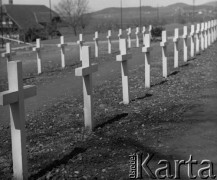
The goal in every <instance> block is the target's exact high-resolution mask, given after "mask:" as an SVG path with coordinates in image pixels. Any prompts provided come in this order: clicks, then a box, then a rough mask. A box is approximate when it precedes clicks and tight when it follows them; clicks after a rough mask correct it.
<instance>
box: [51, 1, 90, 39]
mask: <svg viewBox="0 0 217 180" xmlns="http://www.w3.org/2000/svg"><path fill="white" fill-rule="evenodd" d="M55 8H56V11H57V12H58V13H59V15H60V16H61V17H62V19H63V20H64V21H65V22H66V23H67V24H68V25H69V26H70V27H71V28H72V29H73V31H74V34H75V35H77V30H78V28H79V27H80V26H82V28H84V22H85V21H86V23H87V20H85V21H84V18H88V17H86V16H85V14H86V13H87V12H88V9H89V8H88V0H61V1H60V3H59V4H58V5H57V6H56V7H55ZM81 22H82V23H81Z"/></svg>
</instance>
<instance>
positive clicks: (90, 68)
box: [75, 46, 98, 130]
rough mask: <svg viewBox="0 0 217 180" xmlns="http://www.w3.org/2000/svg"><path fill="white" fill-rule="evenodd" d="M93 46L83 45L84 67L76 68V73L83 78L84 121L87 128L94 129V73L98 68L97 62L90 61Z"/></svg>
mask: <svg viewBox="0 0 217 180" xmlns="http://www.w3.org/2000/svg"><path fill="white" fill-rule="evenodd" d="M90 52H91V48H90V47H89V46H83V47H82V67H80V68H77V69H75V75H76V76H81V77H82V79H83V96H84V121H85V127H86V128H87V129H90V130H93V128H94V127H95V125H96V124H95V121H94V119H93V101H92V88H93V87H92V86H93V85H92V73H94V72H96V71H97V70H98V65H97V64H93V65H92V64H91V62H90Z"/></svg>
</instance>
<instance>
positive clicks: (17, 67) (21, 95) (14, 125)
mask: <svg viewBox="0 0 217 180" xmlns="http://www.w3.org/2000/svg"><path fill="white" fill-rule="evenodd" d="M203 26H204V25H203V24H202V25H201V27H202V28H201V40H202V39H203V38H204V37H203V35H202V34H203V32H202V30H203ZM216 26H217V23H216V21H214V22H213V23H211V30H210V33H208V35H210V36H211V38H210V42H212V43H213V42H214V41H216V38H217V28H216ZM198 27H199V26H198ZM206 27H208V24H207V23H205V29H204V31H205V34H206V32H207V31H208V29H207V28H206ZM193 30H194V28H193V27H192V28H191V36H192V34H193V32H194V31H193ZM178 34H179V33H178V30H177V29H175V37H174V39H173V41H174V43H175V45H174V49H177V43H178ZM186 34H187V28H186V27H184V35H183V39H184V41H186V38H187V37H186V36H185V35H186ZM150 39H151V36H150V34H146V35H145V38H144V45H145V47H143V48H142V52H144V53H145V87H146V88H150V52H151V47H150ZM81 41H83V40H82V39H80V43H81ZM206 41H207V42H208V36H206V37H205V42H206ZM61 44H62V45H63V46H64V41H62V43H61ZM167 44H168V42H167V34H166V31H163V32H162V42H161V43H160V45H161V47H162V55H163V76H164V77H167ZM201 45H202V44H201ZM6 47H7V49H6V53H5V54H4V57H6V58H7V73H8V85H9V90H8V91H5V92H0V105H2V106H5V105H9V106H10V122H11V123H10V124H11V139H12V157H13V172H14V179H19V180H22V179H27V178H28V168H27V151H26V133H25V110H24V100H25V99H27V98H30V97H33V96H35V95H36V87H35V86H25V87H23V77H22V62H21V61H12V58H11V49H10V44H7V45H6ZM184 47H185V43H184ZM61 48H62V46H61ZM191 48H192V47H191ZM35 50H36V52H38V51H39V50H38V49H35ZM81 53H82V54H81V57H82V58H81V60H82V67H81V68H77V69H76V72H75V74H76V76H82V78H83V96H84V118H85V127H87V128H89V129H91V130H92V129H93V128H94V127H95V121H94V118H93V101H92V73H94V72H96V71H97V69H98V66H97V65H96V64H94V65H92V64H91V62H90V47H88V46H83V45H81ZM192 54H193V53H192ZM175 57H177V52H175ZM131 58H132V55H131V54H128V53H127V41H126V39H120V55H118V56H117V57H116V60H117V61H120V62H121V72H122V89H123V103H124V104H129V102H130V95H129V75H128V62H127V61H128V60H129V59H131ZM175 62H176V63H175V64H176V66H177V59H176V60H175Z"/></svg>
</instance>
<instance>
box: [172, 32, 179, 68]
mask: <svg viewBox="0 0 217 180" xmlns="http://www.w3.org/2000/svg"><path fill="white" fill-rule="evenodd" d="M173 42H174V68H178V67H179V29H178V28H176V29H175V33H174V38H173Z"/></svg>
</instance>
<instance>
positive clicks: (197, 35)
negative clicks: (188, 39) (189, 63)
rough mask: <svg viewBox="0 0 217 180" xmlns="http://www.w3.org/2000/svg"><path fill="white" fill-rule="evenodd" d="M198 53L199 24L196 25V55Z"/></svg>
mask: <svg viewBox="0 0 217 180" xmlns="http://www.w3.org/2000/svg"><path fill="white" fill-rule="evenodd" d="M199 53H200V24H197V30H196V54H199Z"/></svg>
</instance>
